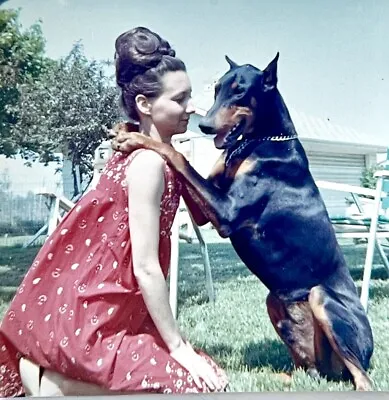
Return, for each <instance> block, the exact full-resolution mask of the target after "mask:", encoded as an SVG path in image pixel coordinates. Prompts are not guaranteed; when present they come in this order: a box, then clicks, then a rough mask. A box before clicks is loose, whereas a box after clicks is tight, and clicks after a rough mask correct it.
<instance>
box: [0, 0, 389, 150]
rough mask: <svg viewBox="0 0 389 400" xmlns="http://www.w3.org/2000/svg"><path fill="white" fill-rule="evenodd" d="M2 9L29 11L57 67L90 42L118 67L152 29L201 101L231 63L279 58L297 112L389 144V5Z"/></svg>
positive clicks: (332, 1) (156, 1)
mask: <svg viewBox="0 0 389 400" xmlns="http://www.w3.org/2000/svg"><path fill="white" fill-rule="evenodd" d="M2 7H5V8H18V7H20V8H21V9H22V11H21V21H22V23H23V24H24V25H25V26H26V27H27V26H29V25H31V24H32V23H34V22H36V21H38V20H42V28H43V33H44V36H45V38H46V40H47V42H46V50H47V54H48V56H50V57H52V58H59V57H62V56H65V55H66V54H67V53H68V52H69V51H70V49H71V47H72V45H73V44H74V43H75V42H76V41H79V40H81V41H82V43H83V45H84V48H85V53H86V55H87V56H88V57H89V58H94V59H111V60H112V59H113V54H114V41H115V39H116V37H117V36H118V35H119V34H120V33H122V32H124V31H126V30H128V29H131V28H133V27H135V26H146V27H148V28H150V29H152V30H154V31H156V32H158V33H159V34H160V35H161V36H163V37H164V38H165V39H167V40H168V41H169V42H170V44H171V45H172V46H173V47H174V49H175V50H176V52H177V56H179V57H180V58H182V59H183V60H184V61H185V63H186V65H187V68H188V73H189V75H190V77H191V80H192V85H193V93H194V98H195V100H196V99H197V100H198V99H199V98H201V97H203V96H204V95H205V94H204V89H205V88H206V86H207V85H209V83H211V82H212V81H213V80H214V79H215V78H217V77H218V76H221V74H222V73H223V72H224V71H225V70H226V69H227V63H226V61H225V59H224V55H225V54H228V55H229V57H231V58H232V59H233V60H235V61H236V62H237V63H240V64H244V63H251V64H253V65H255V66H257V67H259V68H261V69H262V68H264V67H266V65H267V64H268V63H269V62H270V61H271V60H272V58H273V57H274V56H275V54H276V53H277V51H279V52H280V58H279V62H278V78H279V84H278V85H279V90H280V92H281V94H282V95H283V97H284V99H285V101H286V104H287V105H288V106H290V107H293V108H294V109H296V110H298V111H301V112H304V113H306V114H308V115H312V116H317V117H322V118H329V119H330V120H331V121H332V122H333V123H336V124H339V125H345V126H348V127H351V128H354V129H356V130H358V131H361V132H366V133H369V134H371V135H378V136H380V137H382V138H383V139H385V140H386V141H388V142H389V132H388V128H387V124H386V115H387V113H388V110H389V46H388V44H387V40H388V38H389V23H388V21H389V0H272V1H269V0H245V1H244V2H243V1H242V2H238V1H236V0H235V1H231V0H197V1H194V0H193V1H183V0H147V1H134V0H111V1H104V0H9V1H8V2H6V3H5V4H4V5H3V6H2ZM208 95H209V94H208ZM200 103H201V100H200V101H199V105H201V104H200Z"/></svg>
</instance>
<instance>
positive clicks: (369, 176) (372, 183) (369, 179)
mask: <svg viewBox="0 0 389 400" xmlns="http://www.w3.org/2000/svg"><path fill="white" fill-rule="evenodd" d="M383 168H384V167H383V165H382V164H375V165H373V166H371V167H369V168H365V169H364V170H363V172H362V176H361V179H360V181H361V185H362V187H365V188H368V189H375V187H376V185H377V178H374V174H375V173H376V172H377V171H379V170H381V169H383Z"/></svg>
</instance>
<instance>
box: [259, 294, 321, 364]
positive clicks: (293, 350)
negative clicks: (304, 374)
mask: <svg viewBox="0 0 389 400" xmlns="http://www.w3.org/2000/svg"><path fill="white" fill-rule="evenodd" d="M266 306H267V310H268V313H269V317H270V321H271V323H272V324H273V326H274V329H275V330H276V331H277V333H278V335H279V336H280V338H281V339H282V340H283V341H284V343H285V344H286V346H287V347H288V350H289V352H290V354H291V356H292V358H293V361H294V363H295V366H296V368H303V369H308V370H312V371H314V370H316V362H315V360H316V359H315V347H314V339H313V333H314V326H313V317H312V312H311V309H310V305H309V304H308V303H307V302H297V303H292V304H289V305H288V306H286V305H285V303H284V302H283V301H281V300H280V299H278V298H277V297H276V296H274V295H273V294H269V295H268V297H267V298H266Z"/></svg>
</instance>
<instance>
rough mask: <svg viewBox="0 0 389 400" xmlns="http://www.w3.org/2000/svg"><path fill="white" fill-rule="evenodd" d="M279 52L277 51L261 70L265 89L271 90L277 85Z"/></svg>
mask: <svg viewBox="0 0 389 400" xmlns="http://www.w3.org/2000/svg"><path fill="white" fill-rule="evenodd" d="M279 56H280V53H279V52H277V54H276V56H275V57H274V59H273V60H272V61H270V63H269V65H268V66H267V67H266V68H265V69H264V70H263V73H264V79H263V83H264V85H265V90H272V89H274V88H275V87H276V86H277V81H278V78H277V63H278V58H279Z"/></svg>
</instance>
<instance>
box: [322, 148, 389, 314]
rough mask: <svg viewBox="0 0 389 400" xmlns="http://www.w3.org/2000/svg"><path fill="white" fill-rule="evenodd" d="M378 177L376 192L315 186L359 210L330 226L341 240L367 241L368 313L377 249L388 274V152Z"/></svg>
mask: <svg viewBox="0 0 389 400" xmlns="http://www.w3.org/2000/svg"><path fill="white" fill-rule="evenodd" d="M375 177H376V178H377V184H376V189H368V188H362V187H359V186H353V185H346V184H340V183H335V182H328V181H317V182H316V183H317V185H318V187H319V188H320V189H329V190H337V191H342V192H348V193H350V194H351V197H352V199H353V201H354V203H355V206H356V208H357V212H356V213H352V214H350V215H347V216H331V222H332V224H333V226H334V229H335V232H336V234H337V236H338V237H343V238H353V239H361V238H365V239H367V250H366V257H365V265H364V271H363V281H362V289H361V302H362V305H363V307H364V308H365V309H366V310H367V306H368V300H369V285H370V278H371V270H372V266H373V257H374V250H375V249H376V250H377V251H378V254H379V256H380V258H381V260H382V263H383V265H384V267H386V269H387V270H388V273H389V260H388V257H387V255H386V254H385V250H384V249H385V248H389V149H388V154H387V160H386V163H385V166H384V169H383V170H379V171H377V172H376V173H375ZM362 196H365V197H368V198H370V199H371V200H370V207H367V205H366V203H368V202H369V201H367V202H366V200H365V201H364V199H363V197H362ZM367 208H369V210H367Z"/></svg>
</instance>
